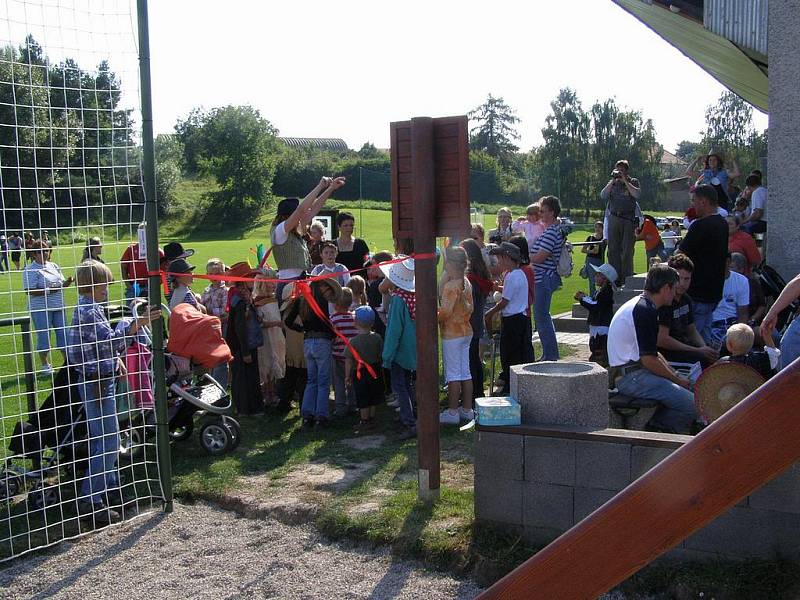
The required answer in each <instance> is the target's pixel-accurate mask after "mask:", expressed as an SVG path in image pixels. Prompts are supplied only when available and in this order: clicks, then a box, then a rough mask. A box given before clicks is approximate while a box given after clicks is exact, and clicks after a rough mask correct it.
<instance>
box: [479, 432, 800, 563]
mask: <svg viewBox="0 0 800 600" xmlns="http://www.w3.org/2000/svg"><path fill="white" fill-rule="evenodd" d="M500 430H501V431H502V432H503V433H495V432H492V431H487V428H483V429H481V430H479V431H478V435H477V443H476V448H475V517H476V519H477V520H478V521H479V522H481V523H484V524H489V525H491V526H494V527H497V528H500V529H511V530H514V531H517V532H519V533H520V534H521V535H522V536H523V537H524V539H525V540H526V541H527V542H528V543H530V544H532V545H534V546H544V545H546V544H548V543H549V542H551V541H553V540H554V539H555V538H556V537H558V536H559V535H560V534H562V533H564V532H565V531H567V530H568V529H569V528H570V527H572V526H573V525H574V524H576V523H578V522H579V521H581V520H582V519H583V518H584V517H586V516H587V515H589V514H590V513H591V512H593V511H594V510H595V509H597V508H599V507H600V506H601V505H603V504H604V503H605V502H606V501H608V500H610V499H611V498H612V497H613V496H614V495H616V493H617V492H619V491H620V490H622V489H623V488H625V487H626V486H627V485H628V484H629V483H631V482H632V481H634V480H635V479H637V478H639V477H640V476H641V475H643V474H644V473H646V472H647V471H648V470H649V469H651V468H652V467H653V466H655V465H656V464H658V463H659V462H661V461H662V460H664V459H665V458H667V457H668V456H669V455H670V454H671V453H672V452H674V451H675V450H676V449H678V448H680V447H681V446H682V445H683V444H684V443H686V442H688V441H689V440H691V439H692V438H690V437H687V436H681V435H668V434H657V433H646V432H638V431H624V430H618V429H605V430H596V431H587V430H586V429H585V428H570V427H565V426H560V427H550V428H548V427H547V426H537V427H535V428H534V427H525V426H521V427H514V428H512V427H503V428H500ZM777 557H780V558H787V559H791V560H797V559H800V465H794V466H793V467H791V468H790V469H789V470H788V471H787V472H786V473H784V474H783V475H781V476H779V477H777V478H775V479H774V480H772V481H771V482H769V483H768V484H766V485H765V486H763V487H762V488H761V489H759V490H758V491H756V492H755V493H753V494H752V495H751V496H749V497H748V498H745V499H744V500H743V501H741V502H740V503H739V504H737V505H736V506H734V507H732V508H731V509H730V510H728V512H726V513H725V514H723V515H721V516H720V517H718V518H717V519H716V520H714V521H712V522H711V523H709V524H708V525H707V526H706V527H704V528H703V529H701V530H700V531H697V532H695V533H694V534H693V535H692V536H690V537H689V538H687V539H686V540H684V541H683V542H681V543H680V544H679V545H678V546H677V547H676V548H674V549H673V550H671V551H670V552H669V553H668V554H667V558H673V559H679V560H717V559H742V560H746V559H753V558H764V559H774V558H777Z"/></svg>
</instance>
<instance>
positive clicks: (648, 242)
mask: <svg viewBox="0 0 800 600" xmlns="http://www.w3.org/2000/svg"><path fill="white" fill-rule="evenodd" d="M640 235H641V236H642V238H643V239H644V247H645V248H646V249H647V250H653V249H654V248H655V247H656V246H658V245H659V244H660V243H661V234H660V233H659V232H658V227H656V225H655V223H653V222H652V221H651V220H650V219H645V221H644V225H642V232H641V234H640Z"/></svg>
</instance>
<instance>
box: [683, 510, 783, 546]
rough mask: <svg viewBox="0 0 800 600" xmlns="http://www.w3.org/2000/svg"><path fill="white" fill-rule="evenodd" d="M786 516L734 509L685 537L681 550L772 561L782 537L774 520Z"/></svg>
mask: <svg viewBox="0 0 800 600" xmlns="http://www.w3.org/2000/svg"><path fill="white" fill-rule="evenodd" d="M770 513H772V514H770ZM785 514H786V513H775V512H773V511H765V510H759V509H753V508H740V507H737V506H734V507H733V508H731V509H729V510H728V511H727V512H726V513H724V514H722V515H720V516H719V517H717V518H716V519H714V520H713V521H712V522H711V523H709V524H708V525H706V526H705V527H704V528H703V529H701V530H700V531H697V532H696V533H694V534H692V535H691V536H689V537H688V538H686V541H685V543H684V547H685V548H686V550H699V551H701V552H710V553H715V554H717V555H718V556H717V558H741V559H748V558H762V559H771V558H775V557H777V556H778V555H779V553H780V550H781V548H780V546H781V543H780V541H781V536H782V534H781V532H780V531H778V530H777V529H778V528H779V527H780V526H781V523H779V519H776V518H775V517H776V516H778V515H785ZM797 533H798V531H797V530H795V535H797Z"/></svg>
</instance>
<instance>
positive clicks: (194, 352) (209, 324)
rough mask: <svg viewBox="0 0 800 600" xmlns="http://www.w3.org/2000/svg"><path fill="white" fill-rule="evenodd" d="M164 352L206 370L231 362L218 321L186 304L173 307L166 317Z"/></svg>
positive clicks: (228, 349) (229, 350) (216, 318)
mask: <svg viewBox="0 0 800 600" xmlns="http://www.w3.org/2000/svg"><path fill="white" fill-rule="evenodd" d="M167 352H172V353H173V354H177V355H178V356H183V357H184V358H188V359H190V360H191V361H192V362H193V363H195V364H198V365H201V366H203V367H205V368H206V369H213V368H214V367H216V366H218V365H221V364H223V363H229V362H230V361H231V360H233V356H232V355H231V349H230V348H228V344H226V343H225V340H224V339H223V338H222V324H221V323H220V320H219V317H215V316H213V315H204V314H203V313H201V312H200V311H199V310H197V309H196V308H195V307H194V306H192V305H191V304H187V303H185V302H184V303H182V304H179V305H178V306H176V307H175V310H173V311H172V314H171V315H170V317H169V342H168V343H167Z"/></svg>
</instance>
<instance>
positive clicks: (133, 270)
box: [120, 242, 164, 285]
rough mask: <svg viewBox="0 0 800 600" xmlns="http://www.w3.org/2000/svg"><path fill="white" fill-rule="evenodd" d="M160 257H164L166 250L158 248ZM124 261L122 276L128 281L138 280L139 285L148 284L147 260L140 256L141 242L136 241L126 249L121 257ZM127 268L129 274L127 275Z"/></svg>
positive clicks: (122, 261)
mask: <svg viewBox="0 0 800 600" xmlns="http://www.w3.org/2000/svg"><path fill="white" fill-rule="evenodd" d="M158 258H159V261H160V259H162V258H164V251H163V250H162V249H161V248H159V249H158ZM120 262H121V263H122V278H123V279H125V280H126V282H128V281H130V283H133V282H134V281H136V282H137V283H138V284H139V285H147V261H146V260H143V259H141V258H139V244H138V243H137V242H134V243H133V244H131V245H130V246H128V247H127V248H126V249H125V252H123V253H122V258H120ZM126 268H127V276H126Z"/></svg>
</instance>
